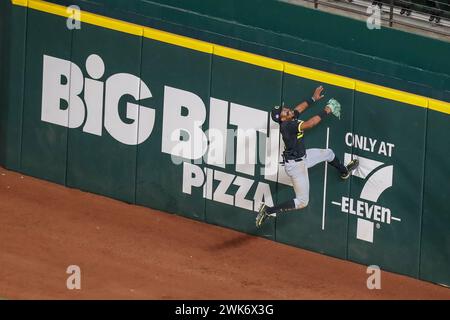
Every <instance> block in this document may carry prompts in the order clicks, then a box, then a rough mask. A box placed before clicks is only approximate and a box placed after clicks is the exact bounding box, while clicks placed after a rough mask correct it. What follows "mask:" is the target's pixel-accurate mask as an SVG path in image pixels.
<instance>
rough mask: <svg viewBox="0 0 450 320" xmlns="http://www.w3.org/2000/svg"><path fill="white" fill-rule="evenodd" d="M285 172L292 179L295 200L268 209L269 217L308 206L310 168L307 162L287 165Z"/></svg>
mask: <svg viewBox="0 0 450 320" xmlns="http://www.w3.org/2000/svg"><path fill="white" fill-rule="evenodd" d="M285 170H286V174H287V175H288V177H290V178H291V181H292V187H293V188H294V192H295V198H294V199H292V200H289V201H286V202H283V203H281V204H279V205H276V206H274V207H272V208H267V213H268V214H269V215H276V214H277V213H279V212H286V211H290V210H295V209H302V208H304V207H306V206H307V205H308V202H309V177H308V168H307V167H306V163H305V161H299V162H292V163H286V164H285Z"/></svg>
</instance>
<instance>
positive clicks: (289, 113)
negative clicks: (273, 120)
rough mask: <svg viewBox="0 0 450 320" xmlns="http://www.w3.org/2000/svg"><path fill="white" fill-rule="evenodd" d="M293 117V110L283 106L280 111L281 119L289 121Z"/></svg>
mask: <svg viewBox="0 0 450 320" xmlns="http://www.w3.org/2000/svg"><path fill="white" fill-rule="evenodd" d="M293 117H294V111H293V110H291V109H289V108H283V109H282V110H281V113H280V118H281V121H289V120H291V119H292V118H293Z"/></svg>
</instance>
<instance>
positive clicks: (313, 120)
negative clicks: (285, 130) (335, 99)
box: [298, 106, 331, 131]
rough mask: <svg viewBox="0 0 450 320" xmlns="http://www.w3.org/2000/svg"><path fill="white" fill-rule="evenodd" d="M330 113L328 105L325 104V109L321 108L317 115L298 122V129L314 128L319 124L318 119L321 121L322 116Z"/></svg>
mask: <svg viewBox="0 0 450 320" xmlns="http://www.w3.org/2000/svg"><path fill="white" fill-rule="evenodd" d="M330 113H331V109H330V107H328V106H326V107H325V109H323V110H322V111H321V112H320V113H319V114H318V115H316V116H314V117H312V118H310V119H309V120H308V121H305V122H300V124H299V125H298V130H299V131H302V130H308V129H311V128H314V127H315V126H317V125H318V124H319V122H320V121H322V118H324V117H326V116H327V115H329V114H330Z"/></svg>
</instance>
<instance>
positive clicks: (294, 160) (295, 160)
mask: <svg viewBox="0 0 450 320" xmlns="http://www.w3.org/2000/svg"><path fill="white" fill-rule="evenodd" d="M300 161H303V158H297V159H289V160H286V161H285V162H289V163H292V162H300Z"/></svg>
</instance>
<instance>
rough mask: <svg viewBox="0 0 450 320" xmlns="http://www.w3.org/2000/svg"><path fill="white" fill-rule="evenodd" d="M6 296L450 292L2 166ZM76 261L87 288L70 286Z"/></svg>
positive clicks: (445, 295)
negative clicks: (371, 283)
mask: <svg viewBox="0 0 450 320" xmlns="http://www.w3.org/2000/svg"><path fill="white" fill-rule="evenodd" d="M0 174H1V175H0V297H3V298H7V299H450V289H448V288H444V287H440V286H437V285H434V284H431V283H427V282H423V281H419V280H415V279H411V278H408V277H405V276H400V275H396V274H392V273H388V272H382V289H381V290H368V289H367V287H366V279H367V277H368V274H366V267H365V266H362V265H358V264H355V263H351V262H347V261H343V260H339V259H335V258H331V257H327V256H324V255H320V254H316V253H313V252H309V251H306V250H302V249H298V248H294V247H290V246H287V245H283V244H279V243H276V242H273V241H270V240H266V239H262V238H257V237H253V236H249V235H245V234H242V233H239V232H236V231H233V230H228V229H225V228H222V227H217V226H212V225H208V224H205V223H201V222H197V221H194V220H190V219H186V218H183V217H180V216H176V215H171V214H167V213H163V212H159V211H156V210H151V209H147V208H143V207H139V206H133V205H128V204H126V203H123V202H120V201H115V200H112V199H108V198H105V197H102V196H98V195H94V194H90V193H86V192H82V191H79V190H74V189H70V188H65V187H63V186H59V185H56V184H53V183H49V182H46V181H42V180H38V179H35V178H32V177H29V176H23V175H21V174H18V173H15V172H11V171H7V170H5V169H3V168H0ZM69 265H78V266H79V267H80V268H81V290H68V289H67V287H66V280H67V278H68V276H69V275H68V274H67V273H66V270H67V267H68V266H69Z"/></svg>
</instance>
